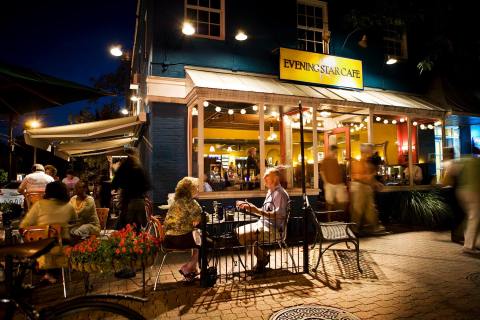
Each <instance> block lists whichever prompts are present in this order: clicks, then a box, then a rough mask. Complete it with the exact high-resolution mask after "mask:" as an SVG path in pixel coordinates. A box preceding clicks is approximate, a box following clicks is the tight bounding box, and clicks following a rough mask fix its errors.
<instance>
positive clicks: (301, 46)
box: [297, 41, 307, 51]
mask: <svg viewBox="0 0 480 320" xmlns="http://www.w3.org/2000/svg"><path fill="white" fill-rule="evenodd" d="M297 46H298V49H299V50H304V51H306V50H307V48H306V42H305V41H298V45H297Z"/></svg>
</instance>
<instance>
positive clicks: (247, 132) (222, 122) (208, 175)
mask: <svg viewBox="0 0 480 320" xmlns="http://www.w3.org/2000/svg"><path fill="white" fill-rule="evenodd" d="M255 109H257V108H256V106H254V107H252V106H251V105H250V106H246V105H241V104H232V103H230V104H221V103H213V102H211V103H210V104H209V106H208V107H206V108H205V109H204V148H203V155H204V162H203V167H204V168H203V170H204V172H203V173H204V177H205V179H206V182H207V183H208V184H209V185H210V187H211V188H212V190H205V191H240V190H255V189H260V161H259V159H260V153H259V149H260V148H259V138H260V137H259V115H258V112H257V111H256V110H255ZM257 110H258V109H257Z"/></svg>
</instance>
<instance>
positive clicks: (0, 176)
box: [0, 169, 8, 185]
mask: <svg viewBox="0 0 480 320" xmlns="http://www.w3.org/2000/svg"><path fill="white" fill-rule="evenodd" d="M7 181H8V172H6V171H5V170H3V169H0V185H3V184H4V183H6V182H7Z"/></svg>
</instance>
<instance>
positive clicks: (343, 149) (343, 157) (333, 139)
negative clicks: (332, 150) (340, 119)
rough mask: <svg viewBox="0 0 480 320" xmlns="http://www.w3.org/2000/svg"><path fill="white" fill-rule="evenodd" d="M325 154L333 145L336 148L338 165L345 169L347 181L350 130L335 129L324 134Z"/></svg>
mask: <svg viewBox="0 0 480 320" xmlns="http://www.w3.org/2000/svg"><path fill="white" fill-rule="evenodd" d="M324 139H325V140H324V145H325V154H327V152H328V148H329V147H330V146H331V145H333V144H335V145H337V147H338V163H339V164H340V165H342V166H344V168H345V173H346V176H347V180H348V179H349V178H350V128H349V127H343V128H335V129H333V130H331V131H328V132H326V133H325V137H324Z"/></svg>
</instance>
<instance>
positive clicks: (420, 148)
mask: <svg viewBox="0 0 480 320" xmlns="http://www.w3.org/2000/svg"><path fill="white" fill-rule="evenodd" d="M437 120H438V119H428V118H417V119H412V124H413V121H415V122H417V126H415V127H416V129H413V130H414V131H415V130H416V133H417V135H416V138H417V141H416V150H415V151H416V154H417V159H416V161H414V167H413V171H412V172H413V178H414V184H435V183H437V180H438V179H437V176H438V175H439V174H440V165H441V151H442V150H441V141H442V136H441V134H442V131H441V129H437V130H436V129H435V128H436V126H435V122H436V121H437ZM412 149H413V148H412ZM412 151H413V150H412ZM413 159H415V157H414V158H413ZM419 171H420V173H419ZM407 173H408V172H407Z"/></svg>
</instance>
